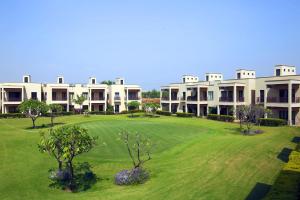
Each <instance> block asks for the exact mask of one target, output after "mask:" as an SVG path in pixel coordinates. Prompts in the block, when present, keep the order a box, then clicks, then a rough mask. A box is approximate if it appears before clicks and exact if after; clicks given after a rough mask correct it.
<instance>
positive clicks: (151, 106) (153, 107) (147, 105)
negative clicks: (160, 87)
mask: <svg viewBox="0 0 300 200" xmlns="http://www.w3.org/2000/svg"><path fill="white" fill-rule="evenodd" d="M159 107H160V105H159V104H158V103H145V104H143V109H144V110H145V112H152V113H153V112H155V111H156V110H157V109H158V108H159Z"/></svg>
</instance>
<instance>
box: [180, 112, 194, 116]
mask: <svg viewBox="0 0 300 200" xmlns="http://www.w3.org/2000/svg"><path fill="white" fill-rule="evenodd" d="M176 116H177V117H193V116H194V114H193V113H183V112H177V113H176Z"/></svg>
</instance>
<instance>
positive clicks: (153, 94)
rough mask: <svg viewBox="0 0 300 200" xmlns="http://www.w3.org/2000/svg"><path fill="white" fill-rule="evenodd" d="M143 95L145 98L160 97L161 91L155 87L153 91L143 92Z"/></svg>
mask: <svg viewBox="0 0 300 200" xmlns="http://www.w3.org/2000/svg"><path fill="white" fill-rule="evenodd" d="M142 97H143V98H160V91H158V90H155V89H153V90H151V91H146V92H142Z"/></svg>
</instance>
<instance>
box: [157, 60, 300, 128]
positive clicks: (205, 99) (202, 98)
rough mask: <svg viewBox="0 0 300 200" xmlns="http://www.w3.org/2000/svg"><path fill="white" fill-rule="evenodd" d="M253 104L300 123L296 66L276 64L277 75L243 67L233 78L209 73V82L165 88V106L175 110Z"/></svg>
mask: <svg viewBox="0 0 300 200" xmlns="http://www.w3.org/2000/svg"><path fill="white" fill-rule="evenodd" d="M251 104H260V105H262V106H264V107H265V108H268V109H270V110H272V114H273V116H274V117H277V118H282V119H285V120H287V121H288V123H289V124H291V125H295V124H296V125H300V75H296V68H295V67H294V66H287V65H276V66H275V68H274V76H269V77H258V78H257V77H256V73H255V71H253V70H245V69H239V70H237V71H236V74H235V79H230V80H223V75H222V74H219V73H207V74H206V75H205V81H198V82H192V83H191V82H188V83H187V82H181V83H174V84H170V85H167V86H162V87H161V108H162V110H165V111H170V112H173V113H175V112H189V113H194V114H195V115H196V116H206V115H207V114H208V112H209V111H211V112H215V113H217V114H234V112H233V111H234V110H235V109H236V107H237V106H239V105H251Z"/></svg>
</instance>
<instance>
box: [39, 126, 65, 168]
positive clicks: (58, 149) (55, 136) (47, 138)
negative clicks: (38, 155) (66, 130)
mask: <svg viewBox="0 0 300 200" xmlns="http://www.w3.org/2000/svg"><path fill="white" fill-rule="evenodd" d="M62 131H63V129H62V128H59V129H54V130H53V129H50V130H49V133H48V134H47V133H46V132H42V133H41V141H40V143H39V144H38V148H39V151H40V152H42V153H48V154H49V155H50V156H52V157H54V158H55V159H56V161H57V163H58V170H59V171H62V170H63V169H62V168H63V148H64V147H63V140H64V139H63V136H64V134H63V132H62Z"/></svg>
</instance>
